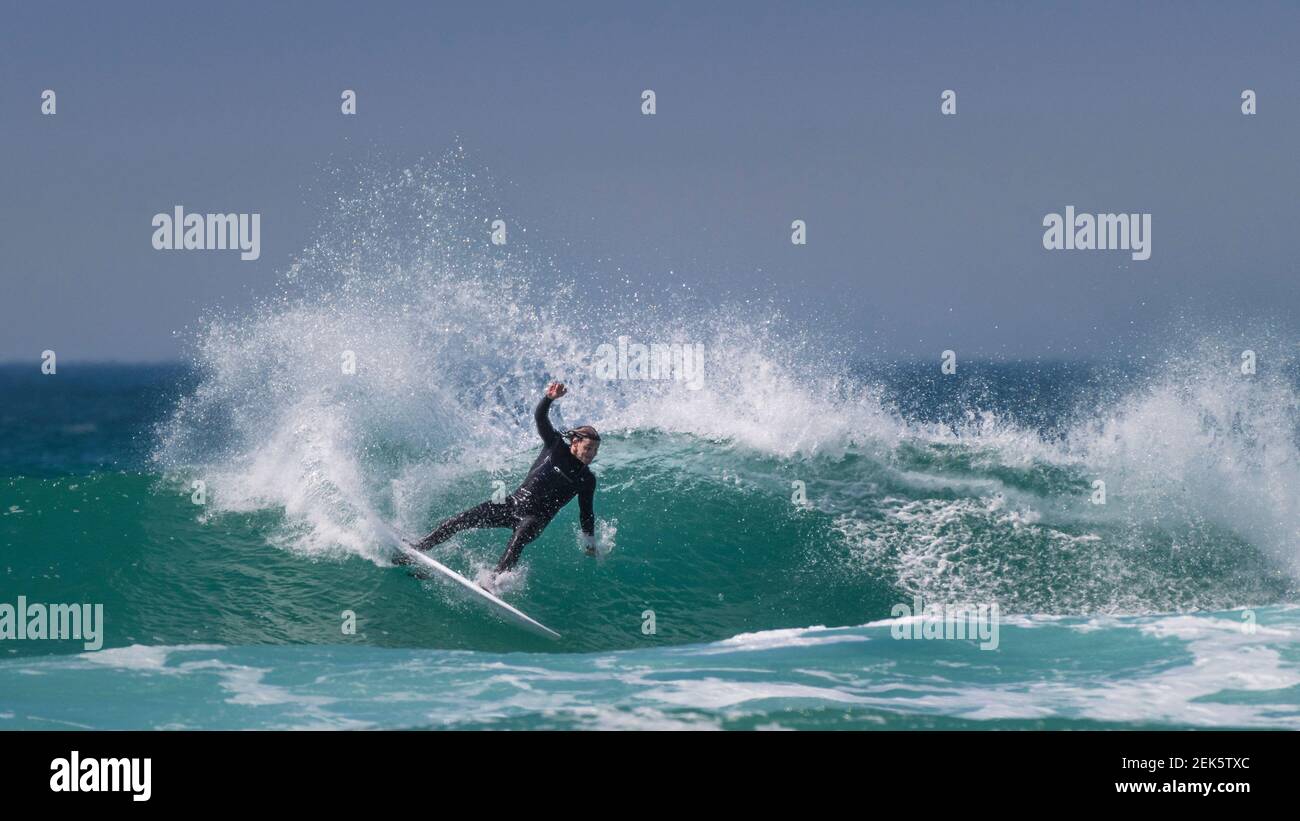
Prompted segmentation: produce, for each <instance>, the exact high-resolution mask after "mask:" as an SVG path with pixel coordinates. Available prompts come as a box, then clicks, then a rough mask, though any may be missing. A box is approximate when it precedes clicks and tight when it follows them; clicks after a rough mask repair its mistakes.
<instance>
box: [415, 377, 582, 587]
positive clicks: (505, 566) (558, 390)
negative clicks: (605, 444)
mask: <svg viewBox="0 0 1300 821" xmlns="http://www.w3.org/2000/svg"><path fill="white" fill-rule="evenodd" d="M565 393H567V391H566V390H565V387H564V383H562V382H552V383H550V384H549V385H547V386H546V395H545V396H543V397H542V401H540V402H538V403H537V409H536V410H535V411H533V418H534V419H535V420H536V422H537V432H538V433H539V434H541V437H542V452H541V453H539V454H537V459H536V460H534V461H533V466H532V467H531V468H529V469H528V475H527V476H526V477H524V481H523V482H522V483H521V484H520V485H519V487H518V488H517V489H516V490H515V492H514V493H511V494H510V495H509V496H507V497H506V499H505V501H504V502H491V501H489V502H484V503H483V504H481V505H476V506H474V507H471V508H470V509H469V510H466V511H463V512H461V513H457V514H456V515H455V516H452V517H451V518H450V519H447V520H445V521H444V522H442V524H440V525H438V526H437V527H436V528H434V529H433V532H432V533H430V534H429V535H428V536H425V537H424V538H423V539H421V540H420V542H419V543H418V544H416V545H414V547H415V549H416V550H428V549H429V548H431V547H433V546H435V545H439V544H442V543H443V542H445V541H447V540H448V539H450V538H451V537H452V536H454V535H456V534H457V533H459V532H461V531H462V530H469V529H471V528H480V527H507V528H510V529H511V530H512V531H514V532H513V533H512V534H511V536H510V541H509V542H507V543H506V552H505V553H503V554H502V555H501V561H500V562H498V563H497V567H496V572H497V573H498V574H500V573H503V572H505V571H507V570H509V569H511V568H512V567H514V566H515V564H516V563H517V562H518V561H519V555H520V554H521V553H523V551H524V547H525V546H526V545H527V544H528V543H529V542H531V541H533V540H534V539H536V538H537V537H538V536H540V535H541V534H542V530H544V529H545V528H546V526H547V525H548V524H550V523H551V519H552V518H554V517H555V514H556V513H559V512H560V508H562V507H564V506H565V505H567V504H568V503H569V502H570V501H571V500H572V499H573V497H574V496H577V497H578V510H579V513H580V514H581V515H580V518H581V520H582V533H583V537H584V538H585V540H586V542H587V553H588V555H591V556H594V555H596V539H595V525H596V515H595V513H594V512H593V511H592V507H591V502H592V497H593V496H594V495H595V493H596V476H595V474H593V473H592V472H591V470H590V469H589V468H588V467H587V466H588V465H590V464H591V462H592V460H593V459H595V458H596V451H598V450H599V449H600V434H598V433H597V432H596V429H595V428H593V427H591V426H590V425H583V426H582V427H580V428H574V429H573V430H569V431H565V432H564V433H559V432H558V431H556V430H555V428H554V427H553V426H552V425H551V419H550V413H551V403H552V402H554V401H555V400H556V399H559V398H560V397H561V396H564V394H565ZM407 561H409V560H407ZM399 563H402V564H405V563H406V562H405V561H401V560H400V559H399Z"/></svg>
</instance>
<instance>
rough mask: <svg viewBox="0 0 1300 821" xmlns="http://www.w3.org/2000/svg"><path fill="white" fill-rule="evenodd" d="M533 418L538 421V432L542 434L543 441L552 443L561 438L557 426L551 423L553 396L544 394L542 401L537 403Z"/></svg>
mask: <svg viewBox="0 0 1300 821" xmlns="http://www.w3.org/2000/svg"><path fill="white" fill-rule="evenodd" d="M533 419H534V420H536V422H537V432H538V433H539V434H541V437H542V441H543V442H545V443H546V444H548V445H550V444H554V442H555V440H557V439H559V438H560V434H558V433H556V431H555V427H554V426H553V425H551V397H549V396H543V397H542V401H540V402H538V403H537V410H535V411H533Z"/></svg>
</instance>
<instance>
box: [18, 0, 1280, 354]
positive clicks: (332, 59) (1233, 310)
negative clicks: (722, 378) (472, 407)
mask: <svg viewBox="0 0 1300 821" xmlns="http://www.w3.org/2000/svg"><path fill="white" fill-rule="evenodd" d="M0 8H2V9H3V10H2V11H0V168H2V169H3V172H2V173H0V360H12V359H24V360H31V361H35V360H36V358H37V357H38V356H39V354H40V352H41V351H42V350H44V349H46V348H53V349H55V350H56V351H58V352H59V355H60V357H61V358H63V359H86V358H92V359H158V358H174V357H177V356H179V355H180V354H181V353H182V352H183V341H184V339H183V336H177V335H176V334H175V333H174V332H175V331H178V330H182V329H184V328H186V327H188V326H190V325H192V323H193V322H194V320H195V318H196V317H198V316H199V315H200V314H201V313H202V312H203V311H204V310H205V309H208V308H210V307H212V306H214V305H224V306H227V307H235V308H238V307H239V306H241V305H246V304H251V303H252V302H253V301H254V300H255V299H256V298H257V297H258V295H260V294H265V293H267V292H269V291H270V290H271V286H272V284H273V282H274V278H275V275H276V273H277V272H278V271H280V270H282V269H283V268H284V267H285V266H286V265H287V264H288V262H289V260H290V259H291V257H292V255H293V254H294V253H296V252H297V251H299V250H300V249H301V248H302V247H303V246H304V245H305V244H306V243H307V242H308V241H309V240H310V236H311V229H312V226H313V225H314V222H315V220H316V219H317V218H318V217H319V214H318V213H317V212H316V211H315V210H314V209H315V205H314V204H313V203H311V202H309V199H310V198H309V197H308V196H307V195H306V193H305V192H306V191H307V190H308V189H309V188H310V187H311V186H312V185H313V184H314V183H316V182H318V181H319V179H320V175H321V168H322V166H323V165H324V164H325V162H326V161H327V160H329V159H330V158H334V159H335V160H339V159H343V160H349V159H354V158H356V157H361V156H365V155H367V154H370V153H373V152H374V151H376V150H379V151H382V152H384V153H385V154H386V155H388V156H389V157H393V158H396V159H397V160H398V161H399V162H400V161H407V160H413V159H414V158H416V157H418V156H420V155H422V154H435V155H436V154H439V153H441V152H442V151H444V150H446V149H447V148H448V147H449V146H451V145H452V144H453V143H454V141H455V139H456V138H457V137H459V139H460V140H461V142H462V144H463V145H464V147H465V148H466V150H467V151H468V152H469V153H470V154H471V155H472V156H473V157H474V158H475V160H476V161H477V162H480V163H482V164H483V165H484V166H486V167H487V168H488V169H489V170H490V171H491V173H492V175H493V176H494V177H495V178H497V179H499V180H502V181H504V183H505V185H504V187H503V191H504V192H505V193H504V195H505V196H507V197H508V198H509V202H508V203H503V205H508V207H509V210H510V211H511V212H512V213H515V214H518V215H519V218H520V219H522V220H523V221H525V222H526V224H527V225H528V227H529V236H538V237H541V238H543V239H546V240H550V241H552V242H554V243H557V247H562V248H563V249H564V258H562V259H560V260H559V262H560V263H561V267H565V266H568V267H570V268H571V269H572V270H573V272H574V276H575V277H586V278H596V279H600V278H602V277H605V278H607V279H608V281H609V282H611V283H612V282H615V281H616V280H617V279H618V274H617V272H616V268H619V267H621V268H622V269H624V271H625V272H631V273H632V275H633V276H634V277H641V278H643V279H645V280H650V281H653V279H654V278H655V277H656V276H658V275H660V274H665V273H666V272H668V271H670V270H671V271H674V272H675V273H674V275H673V279H674V280H679V279H687V280H690V281H692V282H695V283H698V288H699V293H701V294H703V295H705V297H706V298H710V299H723V298H734V297H735V296H736V295H738V294H739V295H744V294H746V293H749V292H750V291H755V290H756V291H759V292H762V293H770V294H774V295H776V296H777V297H778V298H784V297H789V298H791V299H792V300H796V301H800V302H801V304H800V305H799V306H798V307H796V308H795V311H796V313H797V314H798V315H800V316H805V315H806V316H808V317H810V319H809V321H812V320H811V317H813V316H814V315H815V316H816V317H817V321H818V322H819V323H821V324H823V325H825V327H826V329H827V332H828V333H837V334H843V335H844V336H845V338H853V339H859V338H860V340H861V341H860V343H855V344H859V345H860V347H861V348H862V349H863V350H864V351H865V352H868V353H877V354H885V355H900V356H913V355H923V356H936V355H937V352H938V351H939V350H942V349H943V348H947V347H958V348H959V349H962V350H964V351H966V352H969V353H974V354H982V355H998V356H1036V355H1040V354H1042V355H1049V356H1061V355H1096V354H1104V353H1108V352H1112V351H1113V350H1114V346H1113V343H1112V341H1111V340H1113V339H1115V338H1117V337H1120V338H1127V335H1130V334H1134V333H1137V334H1142V333H1146V332H1148V331H1149V329H1152V328H1159V327H1162V325H1163V324H1164V323H1166V322H1168V321H1169V319H1170V318H1171V317H1174V316H1178V315H1180V314H1191V315H1194V316H1202V317H1208V318H1209V319H1210V320H1211V321H1213V322H1218V321H1220V320H1221V321H1223V322H1226V323H1230V324H1234V323H1235V324H1238V325H1240V324H1242V323H1247V324H1248V323H1252V322H1258V321H1264V320H1267V321H1270V322H1274V323H1278V322H1281V323H1283V324H1286V323H1288V322H1289V323H1291V324H1292V325H1295V324H1296V322H1295V320H1296V318H1297V317H1300V277H1298V276H1297V266H1296V263H1295V258H1296V254H1295V252H1294V245H1293V243H1294V240H1295V237H1296V234H1297V231H1296V228H1295V226H1294V221H1295V209H1296V202H1297V192H1300V159H1297V156H1296V153H1297V151H1296V147H1297V146H1298V145H1300V47H1297V42H1298V40H1300V4H1297V3H1294V2H1290V3H1249V4H1229V3H1212V4H1211V3H1204V4H1203V3H1189V2H1176V3H1132V2H1121V3H1098V2H1089V3H1080V4H1077V5H1074V4H1070V5H1069V6H1067V5H1066V4H1063V3H1041V4H1029V3H1023V4H1022V3H1016V4H1004V3H960V4H946V3H924V2H907V3H808V4H804V3H771V4H760V3H754V2H747V3H734V4H732V3H727V4H722V3H703V2H698V1H697V2H686V3H650V2H639V3H619V2H599V3H596V2H593V3H559V2H557V3H536V2H532V3H506V2H497V3H457V4H452V3H428V2H418V3H417V2H410V3H368V4H360V3H317V2H313V3H298V4H289V5H284V6H282V5H281V4H272V3H239V2H223V3H220V4H203V5H201V6H199V5H195V6H193V7H190V6H188V5H184V4H164V3H158V4H150V5H147V6H146V5H145V4H137V3H130V4H127V3H120V4H119V3H85V4H60V3H22V4H19V3H5V4H4V5H3V6H0ZM46 88H51V89H54V90H55V91H56V92H57V93H58V113H57V114H56V115H55V116H52V117H47V116H41V114H40V112H39V105H40V93H41V91H42V90H43V89H46ZM344 88H353V89H356V90H357V92H358V94H359V99H360V102H359V111H360V113H359V115H358V116H356V117H351V118H349V117H344V116H342V115H341V114H340V112H339V102H340V101H339V94H340V92H341V90H342V89H344ZM645 88H652V89H654V90H655V91H656V92H657V94H658V113H657V114H656V115H655V116H654V117H645V116H642V115H641V113H640V93H641V91H642V89H645ZM948 88H951V89H954V90H956V91H957V93H958V114H957V116H955V117H944V116H941V114H940V113H939V104H940V99H939V97H940V92H942V91H943V90H944V89H948ZM1245 88H1250V89H1254V90H1255V91H1256V92H1257V93H1258V95H1259V114H1258V115H1257V116H1254V117H1246V116H1242V114H1241V113H1240V99H1239V97H1240V94H1241V91H1242V90H1243V89H1245ZM177 203H184V204H185V205H186V206H187V207H189V208H192V209H194V210H213V211H216V210H222V211H242V212H254V211H255V212H259V213H261V214H262V256H261V259H260V260H258V261H256V262H241V261H240V260H239V258H238V256H237V255H236V254H225V253H200V252H192V253H168V252H161V251H155V250H153V249H152V247H151V245H150V237H151V235H152V228H151V227H150V219H151V218H152V216H153V215H154V214H155V213H158V212H162V211H169V210H170V209H171V207H172V206H173V205H175V204H177ZM1066 205H1074V206H1076V207H1077V208H1079V209H1080V210H1081V211H1092V212H1098V211H1128V212H1149V213H1151V214H1152V215H1153V216H1152V219H1153V254H1152V257H1151V259H1150V260H1149V261H1146V262H1134V261H1132V260H1130V259H1129V256H1128V255H1127V254H1126V253H1122V252H1092V253H1080V252H1064V251H1062V252H1054V253H1052V252H1047V251H1045V250H1043V248H1042V234H1043V228H1042V227H1041V221H1042V219H1043V216H1044V215H1045V214H1047V213H1049V212H1060V211H1062V210H1063V209H1064V208H1065V206H1066ZM795 218H802V219H804V220H806V221H807V223H808V226H809V244H808V245H807V246H806V247H796V246H793V245H791V244H790V241H789V234H790V231H789V225H790V221H791V220H792V219H795ZM727 295H729V296H727ZM800 312H803V313H800Z"/></svg>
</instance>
